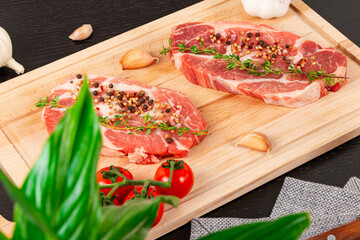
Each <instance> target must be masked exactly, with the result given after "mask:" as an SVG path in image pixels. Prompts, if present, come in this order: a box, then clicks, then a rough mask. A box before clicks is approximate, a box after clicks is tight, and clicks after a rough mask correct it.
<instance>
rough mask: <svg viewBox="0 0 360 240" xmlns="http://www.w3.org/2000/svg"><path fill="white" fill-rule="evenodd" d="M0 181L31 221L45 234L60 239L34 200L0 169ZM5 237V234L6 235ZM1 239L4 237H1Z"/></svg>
mask: <svg viewBox="0 0 360 240" xmlns="http://www.w3.org/2000/svg"><path fill="white" fill-rule="evenodd" d="M0 181H1V182H2V184H3V185H4V187H5V189H6V191H7V192H8V194H9V196H10V197H11V198H12V199H13V200H14V201H16V203H17V205H18V206H17V207H19V206H20V207H21V208H22V209H23V211H25V212H26V214H27V216H28V218H29V221H31V223H33V224H34V225H36V226H37V227H38V228H39V229H41V230H42V231H43V232H44V234H47V235H48V237H49V238H50V239H58V238H57V236H56V235H55V234H54V233H53V231H52V230H51V227H50V226H49V224H48V222H47V221H46V220H45V218H44V216H43V215H42V214H41V212H40V211H39V210H37V209H36V207H35V206H34V204H33V203H32V202H29V201H28V199H27V198H26V196H25V194H24V193H23V192H22V191H20V190H19V189H18V188H17V187H16V186H15V185H14V184H13V183H12V182H10V180H9V179H8V178H7V177H6V175H5V174H4V173H3V171H2V170H1V169H0ZM4 237H5V236H4ZM0 239H2V238H1V237H0Z"/></svg>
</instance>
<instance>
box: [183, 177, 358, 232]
mask: <svg viewBox="0 0 360 240" xmlns="http://www.w3.org/2000/svg"><path fill="white" fill-rule="evenodd" d="M304 211H306V212H310V217H311V222H312V223H311V226H310V227H309V228H308V229H307V230H306V231H305V232H304V233H303V235H302V236H301V238H300V239H307V238H309V237H312V236H315V235H317V234H320V233H322V232H325V231H328V230H330V229H332V228H335V227H337V226H340V225H342V224H345V223H348V222H351V221H353V220H355V219H356V218H357V217H359V216H360V179H359V178H356V177H352V178H350V180H349V181H348V182H347V184H346V185H345V187H344V188H339V187H333V186H327V185H324V184H318V183H311V182H307V181H302V180H297V179H294V178H286V179H285V182H284V185H283V187H282V189H281V191H280V194H279V196H278V198H277V200H276V203H275V206H274V208H273V211H272V213H271V215H270V217H269V218H258V219H249V218H197V219H193V220H192V221H191V236H190V239H197V238H199V237H201V236H204V235H207V234H209V233H212V232H216V231H219V230H222V229H226V228H229V227H233V226H237V225H240V224H246V223H252V222H256V221H269V220H274V219H276V218H278V217H281V216H284V215H287V214H290V213H296V212H304Z"/></svg>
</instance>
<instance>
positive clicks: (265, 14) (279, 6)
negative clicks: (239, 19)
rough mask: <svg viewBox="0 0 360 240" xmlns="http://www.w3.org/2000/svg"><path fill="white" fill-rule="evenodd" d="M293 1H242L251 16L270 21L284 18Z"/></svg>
mask: <svg viewBox="0 0 360 240" xmlns="http://www.w3.org/2000/svg"><path fill="white" fill-rule="evenodd" d="M290 1H291V0H242V3H243V6H244V9H245V12H247V13H248V14H249V15H251V16H255V17H260V18H264V19H270V18H273V17H282V16H284V15H285V14H286V12H287V11H288V9H289V5H290Z"/></svg>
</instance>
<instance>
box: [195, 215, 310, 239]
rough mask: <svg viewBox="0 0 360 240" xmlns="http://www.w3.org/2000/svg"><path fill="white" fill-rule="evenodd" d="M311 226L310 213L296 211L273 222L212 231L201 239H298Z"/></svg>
mask: <svg viewBox="0 0 360 240" xmlns="http://www.w3.org/2000/svg"><path fill="white" fill-rule="evenodd" d="M308 226H310V218H309V213H296V214H292V215H288V216H284V217H281V218H278V219H277V220H275V221H271V222H258V223H251V224H245V225H240V226H237V227H233V228H229V229H226V230H222V231H219V232H216V233H212V234H210V235H207V236H205V237H202V238H200V240H215V239H216V240H218V239H232V240H254V239H261V240H279V239H281V240H296V239H298V238H299V237H300V236H301V234H302V232H303V231H304V230H305V229H306V228H307V227H308Z"/></svg>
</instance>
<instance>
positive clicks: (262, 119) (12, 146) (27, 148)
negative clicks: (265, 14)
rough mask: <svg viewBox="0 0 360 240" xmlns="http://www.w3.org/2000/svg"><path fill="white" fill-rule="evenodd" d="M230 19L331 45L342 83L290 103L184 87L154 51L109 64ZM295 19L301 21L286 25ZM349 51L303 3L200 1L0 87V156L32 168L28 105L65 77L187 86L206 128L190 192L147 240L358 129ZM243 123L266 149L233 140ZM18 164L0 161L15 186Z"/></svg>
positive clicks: (33, 122) (33, 124) (34, 119)
mask: <svg viewBox="0 0 360 240" xmlns="http://www.w3.org/2000/svg"><path fill="white" fill-rule="evenodd" d="M229 19H231V20H239V21H251V22H255V23H263V24H268V25H271V26H273V27H275V28H278V29H282V30H287V31H292V32H294V33H296V34H298V35H300V36H303V37H304V38H306V39H311V40H314V41H316V42H318V43H319V44H321V45H322V46H333V47H335V48H337V49H338V50H340V51H342V52H343V53H344V54H346V55H347V56H348V75H350V76H351V79H350V81H349V84H348V85H347V86H345V87H344V88H343V89H342V90H341V91H340V92H338V93H336V94H334V93H331V94H329V95H328V96H326V97H324V98H322V99H321V100H320V101H318V102H316V103H314V104H311V105H309V106H306V107H304V108H301V109H289V108H284V107H278V106H271V105H266V104H264V103H263V102H261V101H260V100H257V99H254V98H251V97H246V96H234V95H231V94H228V93H223V92H218V91H215V90H211V89H205V88H201V87H199V86H195V85H192V84H190V83H189V82H187V81H186V79H185V78H184V77H183V76H182V75H181V73H180V72H179V71H177V70H176V69H175V68H174V67H173V66H172V64H171V62H170V60H169V58H168V56H161V57H160V56H159V57H160V62H159V63H158V64H156V65H153V66H151V67H148V68H144V69H140V70H133V71H124V72H123V71H122V70H121V67H120V65H119V63H118V62H119V59H120V58H121V56H122V55H123V54H124V53H125V52H126V51H127V50H128V49H131V48H140V49H144V50H146V51H149V52H150V53H152V54H153V55H155V56H158V53H157V52H158V50H159V49H161V46H162V44H163V43H165V44H166V43H167V38H168V36H169V32H170V29H171V27H172V26H175V25H177V24H179V23H182V22H188V21H210V20H211V21H218V20H229ZM294 24H295V25H297V26H301V27H297V28H294ZM358 52H359V48H358V47H357V46H355V45H354V44H353V43H351V41H349V40H348V39H346V38H345V37H344V36H343V35H342V34H341V33H340V32H338V31H337V30H336V29H334V28H333V27H332V26H331V25H330V24H328V23H327V22H326V21H325V20H323V19H322V18H321V17H320V16H319V15H317V14H316V13H315V12H314V11H312V10H311V9H310V8H309V7H307V6H306V5H305V4H304V3H303V2H302V1H293V3H292V7H291V8H290V10H289V12H288V13H287V15H286V16H285V17H284V18H281V19H273V20H261V19H258V18H254V17H250V16H247V15H245V14H244V12H243V9H242V6H241V3H240V2H239V1H236V0H227V1H225V0H223V1H219V0H209V1H206V2H201V3H199V4H196V5H194V6H192V7H189V8H187V9H184V10H182V11H179V12H176V13H174V14H172V15H170V16H167V17H164V18H161V19H159V20H156V21H154V22H152V23H149V24H146V25H144V26H142V27H139V28H136V29H134V30H131V31H129V32H127V33H124V34H121V35H119V36H116V37H114V38H112V39H109V40H106V41H104V42H102V43H100V44H97V45H95V46H93V47H90V48H88V49H86V50H83V51H81V52H78V53H76V54H73V55H70V56H68V57H66V58H63V59H60V60H58V61H56V62H53V63H51V64H48V65H46V66H44V67H41V68H39V69H37V70H34V71H31V72H29V73H27V74H25V75H23V76H20V77H17V78H15V79H13V80H11V81H8V82H6V83H3V84H1V85H0V89H1V91H0V102H1V105H0V112H1V113H2V114H1V116H0V127H1V129H2V133H3V137H2V138H0V140H1V141H0V144H1V146H7V147H8V148H9V150H7V149H5V150H6V151H0V159H4V158H5V156H8V152H7V151H9V152H10V153H13V154H15V155H16V157H17V159H19V160H20V162H21V164H22V166H29V167H31V166H33V164H34V163H35V161H36V159H37V157H38V155H39V153H40V151H41V147H42V145H43V144H44V141H45V140H46V138H47V136H48V135H47V133H46V131H45V128H44V126H43V123H42V122H41V120H40V114H41V112H40V110H39V109H36V108H35V107H34V103H35V102H36V101H37V100H38V98H39V97H45V96H47V95H48V94H49V92H50V90H51V88H53V87H54V86H56V85H57V84H58V83H60V82H62V81H63V79H64V78H65V77H66V76H68V75H70V74H74V73H78V72H84V73H101V74H108V75H116V76H121V77H128V78H131V79H134V80H138V81H142V82H146V83H150V84H152V85H155V86H163V87H168V88H172V89H176V90H180V91H182V92H184V93H186V94H187V95H188V96H189V97H190V99H191V100H192V101H193V102H194V104H195V105H196V106H197V107H198V108H199V109H200V111H201V112H202V114H203V115H204V117H205V119H206V121H207V123H208V125H209V130H210V132H211V133H212V135H211V136H208V137H206V138H205V140H204V141H203V142H202V143H201V144H199V145H198V146H196V147H194V148H193V149H192V150H191V151H190V153H189V156H188V157H187V158H186V159H185V160H186V161H187V162H188V164H189V165H190V166H191V167H192V168H193V170H194V173H195V176H196V182H195V185H194V188H193V191H192V192H191V193H190V195H189V196H187V197H186V198H185V199H183V200H182V202H181V205H180V206H179V208H178V209H173V208H168V209H167V211H166V213H165V216H164V218H166V219H167V221H162V222H161V223H160V224H159V225H158V226H157V227H155V228H154V229H153V230H152V231H151V232H150V234H149V236H148V237H149V239H153V238H156V237H158V236H161V235H163V234H165V233H166V232H168V231H170V230H172V229H175V228H177V227H178V226H180V225H182V224H184V223H186V222H187V221H189V220H190V219H191V218H193V217H197V216H200V215H202V214H204V213H206V212H209V211H211V210H212V209H214V208H216V207H218V206H221V205H222V204H224V203H226V202H228V201H230V200H232V199H234V198H236V197H238V196H241V195H243V194H244V193H246V192H248V191H250V190H252V189H254V188H255V187H258V186H260V185H261V184H264V183H266V182H268V181H269V180H271V179H273V178H275V177H277V176H279V175H281V174H283V173H285V172H287V171H289V170H291V169H293V168H295V167H297V166H299V165H301V164H303V163H305V162H307V161H309V160H310V159H312V158H314V157H316V156H318V155H320V154H322V153H324V152H326V151H328V150H329V149H332V148H334V147H336V146H338V145H340V144H342V143H343V142H345V141H347V140H349V139H351V138H353V137H355V136H357V135H359V134H360V118H359V116H360V114H359V113H360V106H359V105H358V104H356V103H357V102H359V101H360V96H359V95H358V94H357V92H358V91H360V80H359V78H360V69H359V60H358ZM144 76H146V78H144ZM18 96H21V99H19V97H18ZM349 102H350V103H353V104H349ZM251 130H258V131H261V132H263V133H265V134H266V135H268V136H269V137H270V138H271V140H272V142H273V146H274V149H273V151H272V152H271V153H270V154H267V155H264V154H263V153H259V152H254V151H252V150H249V149H246V148H236V147H235V141H236V140H237V139H238V138H239V137H240V136H241V135H243V134H245V133H246V132H248V131H251ZM11 160H12V158H11ZM17 162H18V161H11V162H6V161H5V162H4V161H3V160H0V164H1V167H2V169H4V170H5V171H7V172H8V174H9V175H10V177H12V179H13V180H14V181H15V182H16V183H17V184H18V185H20V184H21V182H22V181H23V179H24V177H25V175H26V172H27V171H28V170H29V168H28V167H27V168H24V169H25V170H24V172H22V173H21V177H22V178H19V177H18V175H15V172H14V170H12V169H14V166H18V165H17ZM12 164H13V165H12ZM109 164H117V165H121V166H123V167H126V168H128V169H130V170H131V171H132V172H133V174H134V176H135V177H136V178H152V175H153V173H154V171H155V169H156V168H157V167H158V165H152V166H138V165H133V164H129V163H128V161H127V159H126V158H123V159H117V158H101V160H100V162H99V168H100V167H103V166H106V165H109ZM11 166H12V167H11ZM204 166H206V168H205V167H204ZM234 182H236V183H237V184H234ZM219 193H221V194H219ZM170 216H171V217H170Z"/></svg>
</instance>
